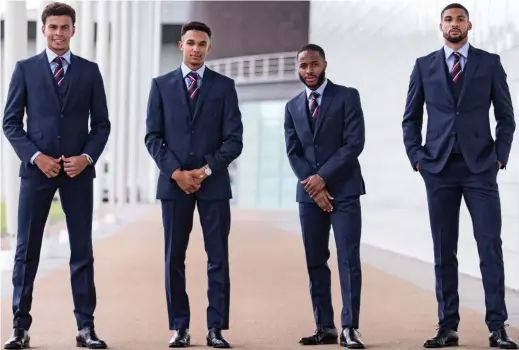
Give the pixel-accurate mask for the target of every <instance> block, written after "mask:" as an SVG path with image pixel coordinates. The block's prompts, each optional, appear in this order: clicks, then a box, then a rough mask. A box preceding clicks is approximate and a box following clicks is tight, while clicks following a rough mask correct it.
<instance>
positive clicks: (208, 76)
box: [193, 67, 215, 121]
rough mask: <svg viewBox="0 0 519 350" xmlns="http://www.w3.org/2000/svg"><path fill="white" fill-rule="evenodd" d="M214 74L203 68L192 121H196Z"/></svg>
mask: <svg viewBox="0 0 519 350" xmlns="http://www.w3.org/2000/svg"><path fill="white" fill-rule="evenodd" d="M214 76H215V73H214V72H213V71H212V70H210V69H209V68H207V67H206V68H205V71H204V77H203V78H202V84H201V85H200V91H199V95H198V101H196V107H195V113H194V115H193V121H194V120H196V118H197V117H198V114H200V109H201V108H202V105H203V103H204V101H205V99H206V98H207V96H208V94H209V91H210V90H211V87H212V85H213V81H214Z"/></svg>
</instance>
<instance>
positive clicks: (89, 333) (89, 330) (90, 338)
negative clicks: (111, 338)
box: [76, 327, 108, 349]
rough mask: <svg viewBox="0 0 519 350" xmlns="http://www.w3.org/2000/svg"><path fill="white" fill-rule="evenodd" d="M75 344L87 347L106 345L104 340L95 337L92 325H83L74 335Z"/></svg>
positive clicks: (97, 347)
mask: <svg viewBox="0 0 519 350" xmlns="http://www.w3.org/2000/svg"><path fill="white" fill-rule="evenodd" d="M76 346H77V347H78V348H87V349H106V348H108V346H107V345H106V343H105V342H104V341H102V340H101V339H99V338H98V337H97V334H96V332H95V330H94V328H93V327H85V328H83V329H81V330H79V332H77V335H76Z"/></svg>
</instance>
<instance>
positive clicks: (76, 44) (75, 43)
mask: <svg viewBox="0 0 519 350" xmlns="http://www.w3.org/2000/svg"><path fill="white" fill-rule="evenodd" d="M65 2H66V3H67V4H69V5H70V6H72V8H74V10H75V11H76V24H75V27H76V32H75V34H74V37H73V38H72V39H71V40H70V51H72V53H73V54H75V55H79V56H81V30H80V28H79V26H80V23H81V15H80V13H81V9H80V2H81V0H66V1H65Z"/></svg>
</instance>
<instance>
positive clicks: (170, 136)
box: [145, 22, 243, 348]
mask: <svg viewBox="0 0 519 350" xmlns="http://www.w3.org/2000/svg"><path fill="white" fill-rule="evenodd" d="M179 48H180V50H181V51H182V53H183V63H182V64H181V66H180V67H179V68H177V69H175V70H174V71H172V72H170V73H167V74H165V75H162V76H160V77H157V78H155V79H153V81H152V84H151V91H150V96H149V102H148V115H147V119H146V137H145V143H146V147H147V148H148V152H149V153H150V155H151V156H152V157H153V159H154V160H155V163H156V164H157V166H158V167H159V170H160V176H159V179H158V186H157V198H158V199H160V200H161V203H162V221H163V225H164V241H165V248H166V249H165V251H166V301H167V307H168V316H169V329H170V330H173V331H174V333H173V337H172V338H171V340H170V342H169V347H186V346H189V344H190V341H191V337H190V334H189V325H190V309H189V299H188V296H187V293H186V281H185V264H184V260H185V258H186V249H187V246H188V242H189V235H190V233H191V230H192V228H193V213H194V210H195V205H196V206H197V208H198V212H199V214H200V223H201V225H202V231H203V235H204V242H205V249H206V252H207V258H208V263H207V277H208V281H209V285H208V287H209V289H208V293H207V295H208V299H209V306H208V308H207V335H206V342H207V345H208V346H212V347H215V348H228V347H230V344H229V342H228V341H227V340H226V339H225V338H224V337H223V335H222V330H225V329H228V328H229V303H230V277H229V250H228V236H229V231H230V226H231V213H230V203H229V200H230V199H231V197H232V193H231V182H230V177H229V171H228V166H229V164H230V163H231V162H232V161H234V160H235V159H236V158H238V156H239V155H240V154H241V152H242V148H243V144H242V134H243V125H242V121H241V113H240V110H239V107H238V97H237V94H236V89H235V86H234V81H233V80H232V79H230V78H228V77H225V76H223V75H221V74H218V73H216V72H214V71H212V70H210V69H209V68H207V67H206V66H205V64H204V60H205V57H206V55H207V53H208V52H209V51H210V50H211V29H209V27H208V26H207V25H205V24H204V23H200V22H191V23H188V24H187V25H185V26H183V27H182V32H181V41H180V42H179Z"/></svg>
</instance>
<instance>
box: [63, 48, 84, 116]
mask: <svg viewBox="0 0 519 350" xmlns="http://www.w3.org/2000/svg"><path fill="white" fill-rule="evenodd" d="M82 70H83V67H82V62H81V60H80V59H78V58H77V57H76V56H75V55H72V54H71V55H70V64H69V66H68V68H67V72H66V73H65V79H68V88H67V89H68V91H67V94H66V96H65V99H64V101H63V108H66V107H67V106H68V105H69V104H71V103H73V102H74V98H75V97H76V96H74V94H75V92H76V91H77V88H78V86H77V84H78V83H79V78H80V77H81V72H82Z"/></svg>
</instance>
